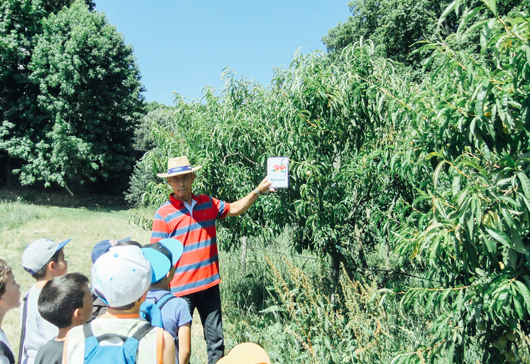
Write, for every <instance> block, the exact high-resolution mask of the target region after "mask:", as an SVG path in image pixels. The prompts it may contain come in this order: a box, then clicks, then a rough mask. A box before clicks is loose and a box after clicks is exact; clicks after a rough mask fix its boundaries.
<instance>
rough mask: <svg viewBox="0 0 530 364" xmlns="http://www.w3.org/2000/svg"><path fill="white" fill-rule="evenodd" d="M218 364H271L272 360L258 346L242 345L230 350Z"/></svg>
mask: <svg viewBox="0 0 530 364" xmlns="http://www.w3.org/2000/svg"><path fill="white" fill-rule="evenodd" d="M217 364H271V359H270V358H269V355H268V354H267V352H266V351H265V350H264V349H263V348H262V347H261V346H259V345H258V344H254V343H242V344H239V345H236V346H235V347H234V348H233V349H232V350H230V352H229V353H228V355H227V356H225V357H224V358H221V359H220V360H219V361H218V362H217Z"/></svg>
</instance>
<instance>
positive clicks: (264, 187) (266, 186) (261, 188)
mask: <svg viewBox="0 0 530 364" xmlns="http://www.w3.org/2000/svg"><path fill="white" fill-rule="evenodd" d="M271 185H272V181H269V179H268V177H265V178H264V179H263V181H261V182H260V184H259V185H258V187H256V189H257V190H258V192H259V193H261V194H264V193H265V192H267V191H271V192H275V190H274V188H270V187H271Z"/></svg>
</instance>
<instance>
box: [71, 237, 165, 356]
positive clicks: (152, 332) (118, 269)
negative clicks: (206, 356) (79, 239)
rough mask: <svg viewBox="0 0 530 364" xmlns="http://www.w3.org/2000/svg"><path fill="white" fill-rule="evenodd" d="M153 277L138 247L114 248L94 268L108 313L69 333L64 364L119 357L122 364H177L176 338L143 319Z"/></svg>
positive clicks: (97, 288) (94, 283)
mask: <svg viewBox="0 0 530 364" xmlns="http://www.w3.org/2000/svg"><path fill="white" fill-rule="evenodd" d="M152 275H153V272H152V269H151V265H150V264H149V261H148V260H147V259H146V258H145V256H144V254H143V253H142V251H141V250H140V248H138V247H136V246H116V247H112V248H110V250H109V251H108V252H107V253H105V254H103V255H102V256H100V257H99V258H98V259H97V260H96V262H95V263H94V265H93V266H92V288H93V290H94V292H95V293H96V294H97V295H98V296H99V297H100V298H101V299H102V300H103V302H105V305H106V306H107V312H106V313H105V314H104V315H102V316H100V317H98V318H97V319H95V320H93V321H92V322H90V323H87V324H84V325H83V326H77V327H74V328H72V329H71V330H70V331H69V332H68V335H67V336H66V341H65V343H64V355H63V363H64V364H67V363H83V362H84V363H95V362H109V363H110V362H116V360H117V359H114V358H118V356H119V357H120V358H121V360H122V361H123V358H124V356H125V355H126V354H127V356H128V357H129V359H130V360H131V361H133V362H135V363H140V364H144V363H159V364H173V363H175V344H174V343H173V338H172V337H171V335H170V334H169V333H168V332H166V331H164V330H163V329H161V328H153V327H152V326H151V325H150V324H149V323H148V322H146V321H145V320H143V319H141V318H140V314H139V313H140V305H141V304H142V302H143V301H144V300H145V296H146V294H147V290H148V289H149V285H150V284H151V278H152ZM120 336H121V337H124V339H125V342H124V340H123V339H122V338H120ZM85 358H87V360H85Z"/></svg>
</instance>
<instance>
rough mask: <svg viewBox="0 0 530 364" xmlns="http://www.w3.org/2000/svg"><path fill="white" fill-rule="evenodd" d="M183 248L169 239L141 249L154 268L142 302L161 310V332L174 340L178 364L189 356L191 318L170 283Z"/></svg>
mask: <svg viewBox="0 0 530 364" xmlns="http://www.w3.org/2000/svg"><path fill="white" fill-rule="evenodd" d="M183 249H184V248H183V245H182V243H181V242H180V241H178V240H177V239H171V238H169V239H163V240H160V241H159V242H157V243H154V244H147V245H144V247H143V248H142V251H143V252H144V255H145V256H146V257H147V259H148V260H149V262H150V263H151V267H152V269H153V279H152V283H151V286H150V287H149V292H148V293H147V297H146V299H145V302H146V303H152V304H154V305H157V306H158V308H159V309H160V313H161V316H162V323H163V327H164V330H166V331H167V332H169V333H170V334H171V336H173V339H174V340H175V344H176V345H175V359H176V363H177V364H179V363H180V364H188V363H189V361H190V356H191V330H190V326H191V320H192V318H191V315H190V311H189V308H188V304H187V302H186V301H184V300H183V299H182V298H180V297H177V296H174V295H173V294H172V293H171V292H170V290H169V282H171V280H172V279H173V276H174V275H175V265H176V264H177V262H178V260H179V259H180V257H181V256H182V252H183Z"/></svg>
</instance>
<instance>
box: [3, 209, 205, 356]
mask: <svg viewBox="0 0 530 364" xmlns="http://www.w3.org/2000/svg"><path fill="white" fill-rule="evenodd" d="M125 237H131V238H132V240H135V241H138V242H139V243H141V244H145V243H148V242H149V237H150V232H149V231H144V230H142V229H140V228H139V227H137V226H135V225H133V224H129V223H128V211H126V210H118V209H116V210H113V209H92V210H91V209H83V208H77V209H73V208H62V207H44V206H34V205H30V204H22V203H17V202H14V203H12V202H0V257H1V258H2V259H4V260H6V261H7V262H8V263H9V264H10V265H11V267H12V268H13V271H14V274H15V278H16V280H17V281H18V282H19V283H20V284H21V286H22V288H21V291H22V293H23V294H24V293H25V292H26V291H27V290H28V289H29V288H30V287H31V285H32V284H33V283H34V280H33V278H32V277H31V276H30V275H29V274H28V273H26V272H25V271H24V270H23V269H22V266H21V264H20V259H21V256H22V252H23V251H24V248H25V247H26V246H27V245H28V244H29V243H31V242H32V241H34V240H36V239H39V238H49V239H52V240H54V241H57V242H60V241H63V240H66V239H68V238H70V239H72V241H71V242H70V243H69V244H68V245H67V246H66V247H65V256H66V260H67V262H68V271H69V272H81V273H83V274H85V275H87V276H90V267H91V264H92V262H91V260H90V253H91V251H92V247H93V246H94V245H95V244H96V243H97V242H99V241H101V240H105V239H123V238H125ZM193 322H194V324H193V326H192V359H191V363H192V364H200V363H206V362H207V359H206V345H205V343H204V340H203V334H202V326H201V324H200V320H199V318H198V315H197V313H195V317H194V321H193ZM2 328H3V329H4V331H5V332H6V334H7V337H8V339H9V341H10V343H11V345H12V347H13V349H14V351H15V352H16V353H18V346H19V340H20V338H19V336H20V312H19V309H16V310H12V311H10V312H9V313H8V314H7V315H6V317H5V318H4V321H3V323H2Z"/></svg>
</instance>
